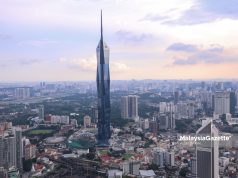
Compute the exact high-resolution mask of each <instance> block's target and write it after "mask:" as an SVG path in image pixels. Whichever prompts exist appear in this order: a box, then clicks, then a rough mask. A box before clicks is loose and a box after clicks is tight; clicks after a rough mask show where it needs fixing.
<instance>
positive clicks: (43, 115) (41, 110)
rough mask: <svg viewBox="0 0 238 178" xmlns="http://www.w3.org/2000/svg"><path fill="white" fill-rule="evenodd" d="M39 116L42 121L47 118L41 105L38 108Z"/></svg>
mask: <svg viewBox="0 0 238 178" xmlns="http://www.w3.org/2000/svg"><path fill="white" fill-rule="evenodd" d="M38 114H39V118H40V119H44V118H45V112H44V105H40V106H39V108H38Z"/></svg>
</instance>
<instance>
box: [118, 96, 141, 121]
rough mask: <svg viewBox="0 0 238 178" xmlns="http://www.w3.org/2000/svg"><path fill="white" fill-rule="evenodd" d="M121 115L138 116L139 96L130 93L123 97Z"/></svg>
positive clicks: (135, 117) (133, 117) (126, 116)
mask: <svg viewBox="0 0 238 178" xmlns="http://www.w3.org/2000/svg"><path fill="white" fill-rule="evenodd" d="M121 117H122V118H124V119H127V118H130V119H137V118H138V96H136V95H129V96H123V97H122V98H121Z"/></svg>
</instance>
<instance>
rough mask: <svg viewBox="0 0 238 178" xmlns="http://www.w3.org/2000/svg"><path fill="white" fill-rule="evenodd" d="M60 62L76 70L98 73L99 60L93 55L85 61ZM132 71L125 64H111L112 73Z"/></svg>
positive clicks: (63, 59) (69, 60) (67, 60)
mask: <svg viewBox="0 0 238 178" xmlns="http://www.w3.org/2000/svg"><path fill="white" fill-rule="evenodd" d="M59 62H60V63H62V64H67V65H68V66H69V67H70V68H76V69H82V70H85V71H91V72H92V71H93V72H95V71H96V68H97V59H96V55H93V56H92V57H90V58H84V59H78V58H75V59H66V58H60V59H59ZM129 69H130V67H129V66H127V65H126V64H124V63H119V62H114V61H113V62H110V71H111V72H125V71H128V70H129Z"/></svg>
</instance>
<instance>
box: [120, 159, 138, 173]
mask: <svg viewBox="0 0 238 178" xmlns="http://www.w3.org/2000/svg"><path fill="white" fill-rule="evenodd" d="M139 169H140V162H139V161H125V162H124V163H123V174H131V175H136V176H139V175H140V171H139Z"/></svg>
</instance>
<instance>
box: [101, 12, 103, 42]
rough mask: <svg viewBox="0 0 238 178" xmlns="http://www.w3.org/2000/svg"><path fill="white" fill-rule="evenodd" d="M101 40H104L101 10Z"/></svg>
mask: <svg viewBox="0 0 238 178" xmlns="http://www.w3.org/2000/svg"><path fill="white" fill-rule="evenodd" d="M101 40H103V30H102V10H101Z"/></svg>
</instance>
